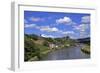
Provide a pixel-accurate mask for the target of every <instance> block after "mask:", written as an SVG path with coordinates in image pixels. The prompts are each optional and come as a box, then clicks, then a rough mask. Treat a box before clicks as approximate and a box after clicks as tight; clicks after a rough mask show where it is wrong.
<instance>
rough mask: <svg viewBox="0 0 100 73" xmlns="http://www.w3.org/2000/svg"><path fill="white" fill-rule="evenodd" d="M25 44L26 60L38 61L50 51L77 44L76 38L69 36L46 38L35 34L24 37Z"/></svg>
mask: <svg viewBox="0 0 100 73" xmlns="http://www.w3.org/2000/svg"><path fill="white" fill-rule="evenodd" d="M24 44H25V47H24V48H25V58H24V60H25V61H34V60H35V61H37V60H41V58H42V57H43V56H44V55H46V54H47V53H48V52H50V51H52V50H56V49H61V48H64V47H69V46H73V45H75V40H72V39H70V38H69V37H68V36H67V37H62V38H44V37H41V36H37V35H35V34H32V35H27V34H25V37H24Z"/></svg>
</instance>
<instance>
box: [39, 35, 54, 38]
mask: <svg viewBox="0 0 100 73" xmlns="http://www.w3.org/2000/svg"><path fill="white" fill-rule="evenodd" d="M41 36H42V37H49V38H54V36H52V35H46V34H42V35H41Z"/></svg>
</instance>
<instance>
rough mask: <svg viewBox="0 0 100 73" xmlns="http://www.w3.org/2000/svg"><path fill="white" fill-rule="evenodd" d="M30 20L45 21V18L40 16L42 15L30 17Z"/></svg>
mask: <svg viewBox="0 0 100 73" xmlns="http://www.w3.org/2000/svg"><path fill="white" fill-rule="evenodd" d="M30 20H31V21H33V22H38V21H44V20H45V19H44V18H40V17H30Z"/></svg>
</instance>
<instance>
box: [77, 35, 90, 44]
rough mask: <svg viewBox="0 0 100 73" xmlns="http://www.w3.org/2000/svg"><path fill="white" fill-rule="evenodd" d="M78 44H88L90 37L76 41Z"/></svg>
mask: <svg viewBox="0 0 100 73" xmlns="http://www.w3.org/2000/svg"><path fill="white" fill-rule="evenodd" d="M77 41H78V42H79V43H87V44H89V43H90V37H87V38H80V39H77Z"/></svg>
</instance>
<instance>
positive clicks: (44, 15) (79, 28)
mask: <svg viewBox="0 0 100 73" xmlns="http://www.w3.org/2000/svg"><path fill="white" fill-rule="evenodd" d="M24 30H25V34H36V35H42V36H43V37H51V38H57V37H64V36H70V37H71V38H73V39H77V38H85V37H89V36H90V14H83V13H61V12H39V11H38V12H37V11H24Z"/></svg>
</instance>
